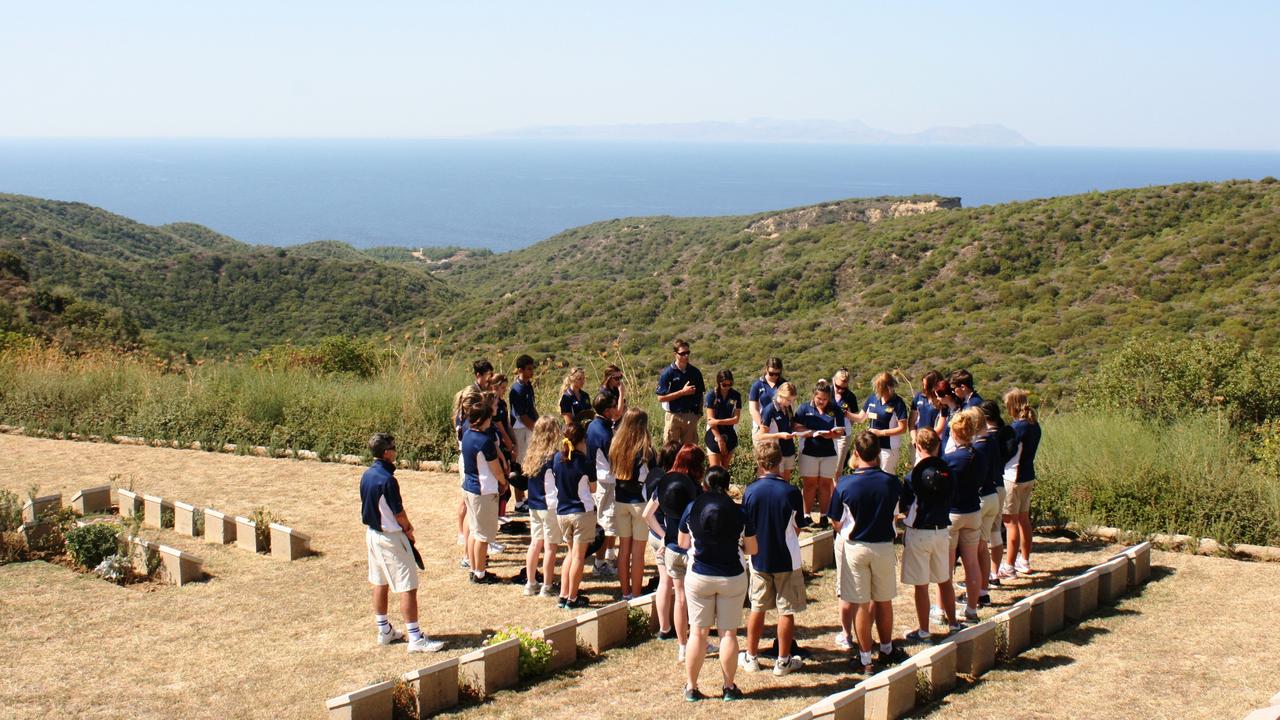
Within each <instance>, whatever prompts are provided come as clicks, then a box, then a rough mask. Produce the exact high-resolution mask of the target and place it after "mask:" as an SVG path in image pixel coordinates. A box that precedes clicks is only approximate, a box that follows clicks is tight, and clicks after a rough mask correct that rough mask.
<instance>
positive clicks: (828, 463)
mask: <svg viewBox="0 0 1280 720" xmlns="http://www.w3.org/2000/svg"><path fill="white" fill-rule="evenodd" d="M839 460H840V459H839V458H838V457H837V456H835V455H831V456H829V457H814V456H813V455H801V456H800V477H824V478H835V476H836V470H837V469H838V468H836V463H838V462H839Z"/></svg>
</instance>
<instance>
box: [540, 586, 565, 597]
mask: <svg viewBox="0 0 1280 720" xmlns="http://www.w3.org/2000/svg"><path fill="white" fill-rule="evenodd" d="M538 595H539V596H541V597H549V598H553V597H558V596H559V595H560V592H559V591H558V590H556V589H555V587H553V586H551V585H547V584H545V583H543V585H542V592H540V593H538Z"/></svg>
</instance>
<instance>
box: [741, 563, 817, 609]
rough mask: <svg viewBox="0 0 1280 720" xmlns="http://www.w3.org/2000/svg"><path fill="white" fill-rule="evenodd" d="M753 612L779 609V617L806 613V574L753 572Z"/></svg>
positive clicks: (800, 572)
mask: <svg viewBox="0 0 1280 720" xmlns="http://www.w3.org/2000/svg"><path fill="white" fill-rule="evenodd" d="M750 595H751V612H763V611H765V610H773V609H775V608H776V609H777V611H778V614H779V615H795V614H796V613H798V612H804V609H805V607H807V606H808V598H806V597H805V592H804V572H803V571H800V570H792V571H791V572H779V573H762V572H756V571H755V569H754V568H753V569H752V570H751V591H750Z"/></svg>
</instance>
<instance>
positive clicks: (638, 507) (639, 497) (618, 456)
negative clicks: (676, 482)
mask: <svg viewBox="0 0 1280 720" xmlns="http://www.w3.org/2000/svg"><path fill="white" fill-rule="evenodd" d="M655 460H656V458H655V456H654V452H653V442H652V440H650V438H649V414H648V413H646V412H645V411H644V410H641V409H640V408H634V407H633V408H630V409H628V410H627V411H626V412H625V413H623V414H622V419H621V420H620V421H619V422H618V429H617V431H615V432H614V434H613V442H612V443H611V444H610V445H609V465H610V467H612V468H613V477H614V480H615V481H616V483H617V484H616V486H615V490H614V498H613V501H614V506H613V507H614V515H613V523H614V530H615V531H616V532H617V537H618V583H619V584H620V585H621V586H622V598H623V599H624V600H630V599H631V598H633V597H636V596H638V595H640V594H642V593H643V588H644V546H645V539H646V538H647V537H648V534H649V533H648V530H649V528H648V526H647V525H646V524H645V521H644V484H645V481H646V480H648V478H649V473H650V472H653V465H654V462H655Z"/></svg>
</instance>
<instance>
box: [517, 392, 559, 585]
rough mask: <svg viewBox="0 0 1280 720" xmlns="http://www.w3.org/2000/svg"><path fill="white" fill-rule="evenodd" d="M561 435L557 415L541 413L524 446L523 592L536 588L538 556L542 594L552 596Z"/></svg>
mask: <svg viewBox="0 0 1280 720" xmlns="http://www.w3.org/2000/svg"><path fill="white" fill-rule="evenodd" d="M562 436H563V431H562V430H561V429H560V420H559V418H557V417H556V416H554V415H543V416H542V417H540V418H538V420H537V421H536V422H535V423H534V424H533V432H532V433H531V434H530V436H529V445H528V446H527V447H526V448H525V454H524V457H525V464H526V465H527V466H528V470H527V471H526V473H525V474H526V476H527V477H528V478H529V490H528V502H529V552H528V554H527V555H525V560H524V567H525V589H524V594H525V595H533V594H534V593H535V592H537V591H538V588H537V579H538V575H537V573H538V561H539V559H540V558H541V559H542V589H541V595H542V597H555V592H554V590H553V589H552V588H553V586H554V580H553V578H554V577H555V571H556V553H557V551H558V550H559V546H560V544H561V539H560V524H559V522H557V521H556V480H555V474H554V473H553V472H552V463H553V461H554V458H555V455H556V453H557V451H558V450H559V449H560V447H561V444H560V438H561V437H562ZM543 553H545V556H543Z"/></svg>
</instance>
